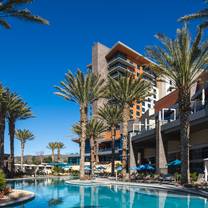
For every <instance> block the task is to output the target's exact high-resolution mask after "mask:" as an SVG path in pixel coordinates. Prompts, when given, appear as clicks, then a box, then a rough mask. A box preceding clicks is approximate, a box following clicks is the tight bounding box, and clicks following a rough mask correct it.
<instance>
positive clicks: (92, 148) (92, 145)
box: [90, 136, 95, 177]
mask: <svg viewBox="0 0 208 208" xmlns="http://www.w3.org/2000/svg"><path fill="white" fill-rule="evenodd" d="M90 163H91V177H93V176H94V168H95V143H94V137H93V136H91V137H90Z"/></svg>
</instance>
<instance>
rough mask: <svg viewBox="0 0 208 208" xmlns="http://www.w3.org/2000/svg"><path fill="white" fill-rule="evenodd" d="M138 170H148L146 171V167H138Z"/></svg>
mask: <svg viewBox="0 0 208 208" xmlns="http://www.w3.org/2000/svg"><path fill="white" fill-rule="evenodd" d="M137 170H146V169H145V165H139V166H138V167H137Z"/></svg>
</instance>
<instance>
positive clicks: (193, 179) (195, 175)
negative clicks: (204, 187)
mask: <svg viewBox="0 0 208 208" xmlns="http://www.w3.org/2000/svg"><path fill="white" fill-rule="evenodd" d="M190 178H191V182H196V181H197V178H198V174H197V173H196V172H193V173H191V174H190Z"/></svg>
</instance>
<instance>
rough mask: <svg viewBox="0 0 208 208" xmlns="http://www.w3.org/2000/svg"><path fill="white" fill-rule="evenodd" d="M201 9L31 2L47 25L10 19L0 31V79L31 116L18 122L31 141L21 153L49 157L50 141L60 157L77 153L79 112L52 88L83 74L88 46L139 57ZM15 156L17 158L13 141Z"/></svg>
mask: <svg viewBox="0 0 208 208" xmlns="http://www.w3.org/2000/svg"><path fill="white" fill-rule="evenodd" d="M203 7H204V4H203V1H202V0H174V1H168V0H128V1H126V0H76V1H75V0H59V1H54V0H36V1H34V3H33V4H32V5H31V6H30V8H31V9H32V11H33V13H34V14H40V15H41V16H43V17H45V18H47V19H48V20H49V21H50V23H51V24H50V26H43V25H37V24H31V23H28V22H24V21H19V20H12V19H11V21H10V23H12V25H13V28H12V29H11V30H5V29H3V28H0V80H1V81H2V82H3V84H4V85H6V86H8V87H10V88H11V89H12V90H14V91H16V92H17V93H18V94H20V95H21V96H22V97H23V98H24V99H25V101H26V102H28V104H29V105H30V106H31V107H32V110H33V112H34V115H35V116H36V118H34V119H30V120H25V121H19V122H18V123H17V127H18V128H29V129H30V130H31V131H32V132H33V133H34V134H35V136H36V138H35V139H34V140H33V141H31V142H28V143H27V144H26V149H25V153H26V154H36V153H37V152H39V151H44V152H45V153H50V151H49V150H48V149H46V146H47V144H48V142H52V141H62V142H64V143H65V145H66V148H65V149H64V150H63V153H72V152H78V145H76V144H75V143H73V142H72V141H71V139H72V138H74V136H73V135H72V133H71V132H70V128H71V125H72V124H73V123H74V122H76V121H78V120H79V108H78V106H77V105H76V104H74V103H69V102H67V101H65V100H63V99H62V98H60V97H57V96H55V95H54V94H53V92H54V88H53V86H54V85H57V84H58V83H59V81H61V80H63V78H64V73H65V72H66V71H67V69H71V70H73V71H75V70H76V68H81V69H82V70H85V69H86V67H85V66H86V65H87V64H88V63H90V62H91V47H92V44H93V43H95V42H98V41H99V42H101V43H104V44H106V45H107V46H112V45H113V44H114V43H115V42H117V41H122V42H124V43H126V44H127V45H129V46H130V47H132V48H134V49H135V50H138V51H139V52H141V53H144V48H145V46H147V45H151V44H154V43H157V42H156V41H155V39H154V37H153V36H154V34H155V33H157V32H162V33H165V34H167V35H169V36H172V37H174V35H175V30H176V28H178V27H180V26H181V25H180V24H179V23H177V21H176V20H177V19H178V18H179V17H180V16H183V15H184V14H187V13H190V12H194V11H197V10H199V9H200V8H203ZM7 134H8V133H6V152H8V147H9V143H8V135H7ZM15 153H16V155H19V153H20V146H19V143H18V141H15Z"/></svg>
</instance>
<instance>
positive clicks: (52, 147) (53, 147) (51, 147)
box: [47, 142, 57, 162]
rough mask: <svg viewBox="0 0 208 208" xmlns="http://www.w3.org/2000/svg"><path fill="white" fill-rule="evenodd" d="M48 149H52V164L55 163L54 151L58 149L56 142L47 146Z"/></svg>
mask: <svg viewBox="0 0 208 208" xmlns="http://www.w3.org/2000/svg"><path fill="white" fill-rule="evenodd" d="M47 148H48V149H51V159H52V162H54V161H55V154H54V151H55V149H56V148H57V143H55V142H50V143H48V146H47Z"/></svg>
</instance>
